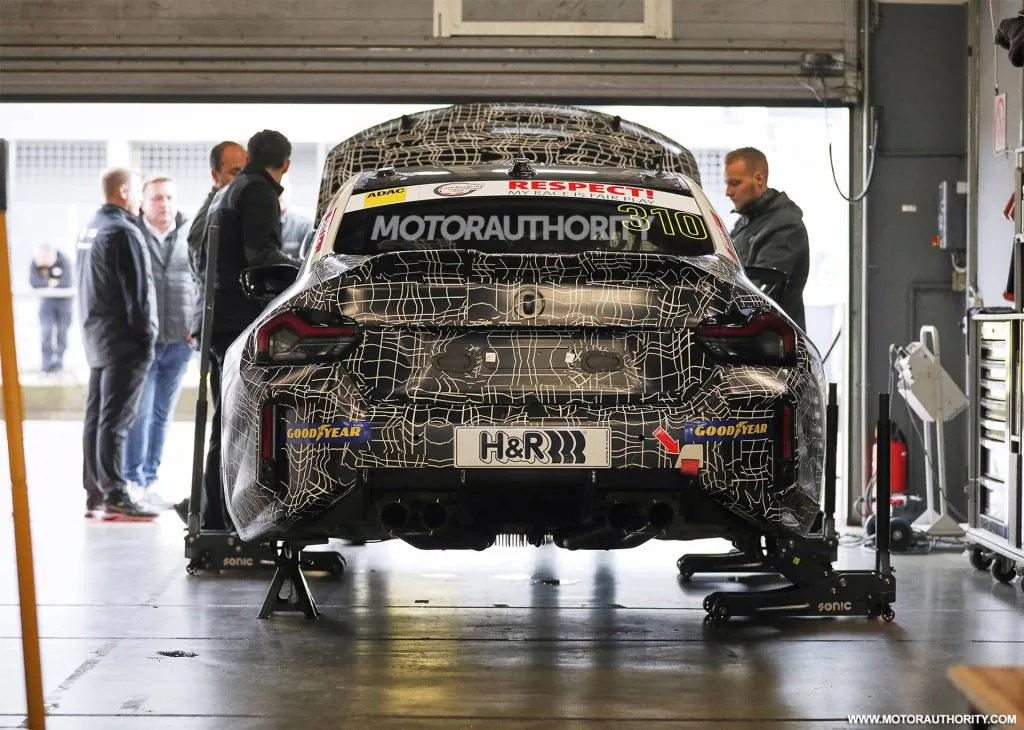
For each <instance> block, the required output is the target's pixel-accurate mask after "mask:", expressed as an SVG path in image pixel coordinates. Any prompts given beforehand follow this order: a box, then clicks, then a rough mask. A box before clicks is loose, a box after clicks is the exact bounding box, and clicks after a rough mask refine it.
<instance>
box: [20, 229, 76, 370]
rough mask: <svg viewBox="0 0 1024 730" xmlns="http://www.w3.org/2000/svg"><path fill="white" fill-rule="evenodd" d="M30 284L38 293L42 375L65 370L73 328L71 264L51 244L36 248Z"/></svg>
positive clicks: (30, 273)
mask: <svg viewBox="0 0 1024 730" xmlns="http://www.w3.org/2000/svg"><path fill="white" fill-rule="evenodd" d="M29 283H31V284H32V288H33V289H38V290H39V297H40V299H39V338H40V342H41V344H42V350H43V372H44V373H60V372H62V371H63V370H64V350H65V349H66V348H67V343H68V328H69V327H70V326H71V297H72V296H73V295H74V292H72V290H71V262H70V261H68V257H67V256H65V255H64V254H63V253H61V252H60V251H58V250H57V249H55V248H54V247H53V246H51V245H50V244H48V243H44V244H42V245H41V246H39V248H38V249H36V253H35V256H34V257H33V259H32V266H31V268H30V269H29Z"/></svg>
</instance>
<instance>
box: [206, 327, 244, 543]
mask: <svg viewBox="0 0 1024 730" xmlns="http://www.w3.org/2000/svg"><path fill="white" fill-rule="evenodd" d="M236 337H237V335H236V334H224V333H219V332H215V333H213V335H212V337H211V340H212V341H211V342H210V401H211V402H212V404H213V411H212V413H211V416H210V442H209V447H208V449H207V452H206V471H205V473H204V475H203V498H202V502H201V504H200V511H199V515H200V525H201V526H202V529H204V530H233V529H234V528H233V526H232V525H231V524H230V520H229V519H228V513H227V509H226V507H225V502H224V489H223V485H222V484H221V480H220V424H221V410H220V406H221V397H220V385H221V373H222V372H223V368H224V356H225V355H226V354H227V351H228V347H230V346H231V343H232V342H234V341H235V338H236Z"/></svg>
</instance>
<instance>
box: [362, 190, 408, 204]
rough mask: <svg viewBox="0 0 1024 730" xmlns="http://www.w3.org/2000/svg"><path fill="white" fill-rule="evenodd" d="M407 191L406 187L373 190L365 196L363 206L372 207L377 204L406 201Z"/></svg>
mask: <svg viewBox="0 0 1024 730" xmlns="http://www.w3.org/2000/svg"><path fill="white" fill-rule="evenodd" d="M405 193H406V189H405V188H388V189H387V190H372V191H370V192H368V193H366V195H364V196H363V207H364V208H372V207H374V206H375V205H390V204H391V203H404V202H405Z"/></svg>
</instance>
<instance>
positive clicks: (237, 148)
mask: <svg viewBox="0 0 1024 730" xmlns="http://www.w3.org/2000/svg"><path fill="white" fill-rule="evenodd" d="M248 162H249V155H248V154H246V152H245V148H244V147H243V146H242V145H240V144H238V142H230V141H224V142H221V143H219V144H217V145H215V146H214V148H213V149H212V150H210V177H211V178H213V189H212V190H210V194H209V195H207V196H206V200H204V201H203V204H202V205H200V206H199V210H197V211H196V214H195V216H194V217H193V218H192V225H191V226H190V227H189V229H188V258H189V264H190V265H191V266H192V274H193V276H195V278H196V280H197V281H198V280H199V278H200V277H201V276H202V271H201V269H202V267H203V265H204V262H202V261H200V260H199V252H200V250H201V249H202V245H203V236H204V235H205V233H206V212H207V211H208V210H209V209H210V203H211V202H212V201H213V196H214V195H216V194H217V191H218V190H220V189H221V188H223V187H225V186H226V185H228V184H230V183H231V181H232V180H234V179H235V178H236V177H238V174H239V173H240V172H241V171H242V168H243V167H245V166H246V164H248ZM199 293H200V294H202V292H199ZM200 309H201V307H200Z"/></svg>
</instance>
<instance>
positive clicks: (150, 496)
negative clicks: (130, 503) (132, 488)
mask: <svg viewBox="0 0 1024 730" xmlns="http://www.w3.org/2000/svg"><path fill="white" fill-rule="evenodd" d="M158 484H159V483H158V482H153V483H152V484H150V485H149V486H148V487H146V488H145V490H144V492H143V496H142V502H143V504H145V505H147V506H149V507H153V508H154V509H159V510H168V509H170V508H171V507H173V506H174V503H175V501H176V500H173V499H169V498H168V497H167V495H165V494H164V493H163V492H161V491H160V487H159V486H158Z"/></svg>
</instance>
